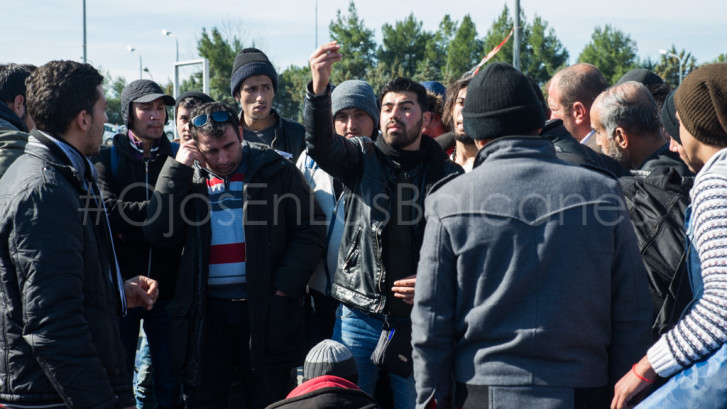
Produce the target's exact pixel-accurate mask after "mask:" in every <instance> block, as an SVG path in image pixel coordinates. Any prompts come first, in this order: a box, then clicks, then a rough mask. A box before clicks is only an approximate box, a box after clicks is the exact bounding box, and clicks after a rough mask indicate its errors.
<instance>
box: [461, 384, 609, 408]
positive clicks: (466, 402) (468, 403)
mask: <svg viewBox="0 0 727 409" xmlns="http://www.w3.org/2000/svg"><path fill="white" fill-rule="evenodd" d="M612 397H613V393H612V389H611V388H609V387H607V386H603V387H600V388H573V403H574V405H573V408H574V409H608V408H609V407H610V406H611V398H612ZM489 405H490V387H489V386H487V385H466V384H463V383H459V382H457V386H456V392H455V407H456V408H458V409H459V408H461V409H488V408H489Z"/></svg>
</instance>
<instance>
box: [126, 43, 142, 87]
mask: <svg viewBox="0 0 727 409" xmlns="http://www.w3.org/2000/svg"><path fill="white" fill-rule="evenodd" d="M126 49H127V50H128V51H129V52H130V53H133V52H135V51H136V48H134V47H132V46H130V45H128V46H126ZM137 54H139V79H141V73H142V68H141V53H140V52H137Z"/></svg>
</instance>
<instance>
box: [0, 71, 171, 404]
mask: <svg viewBox="0 0 727 409" xmlns="http://www.w3.org/2000/svg"><path fill="white" fill-rule="evenodd" d="M102 82H103V77H102V76H101V75H100V74H99V73H98V71H96V70H95V69H94V68H93V67H91V66H90V65H87V64H80V63H76V62H71V61H51V62H49V63H48V64H46V65H44V66H42V67H40V68H38V69H37V70H36V71H35V72H34V73H33V74H32V75H31V76H30V77H29V79H28V109H29V111H30V114H31V116H32V117H33V118H34V120H35V123H36V129H34V130H33V131H32V132H31V134H30V137H29V140H28V145H27V146H26V150H25V154H24V155H23V156H21V157H20V158H18V159H17V160H16V161H15V162H14V163H13V164H12V165H11V166H10V168H9V169H8V171H7V172H6V173H5V175H4V176H3V178H2V179H1V180H0V192H2V195H0V214H2V224H1V225H0V282H1V283H2V285H1V286H0V293H2V299H3V309H2V316H1V317H2V323H1V324H2V327H3V331H2V333H3V335H2V337H0V351H2V352H0V355H1V356H2V357H1V358H0V362H2V363H1V364H0V379H2V380H3V381H2V382H1V383H0V406H2V407H23V408H41V407H42V408H98V409H102V408H110V407H133V406H134V405H135V402H134V398H133V394H132V390H131V375H130V374H129V373H128V372H127V367H126V364H125V362H126V355H125V353H124V350H123V347H122V346H121V341H120V339H119V329H118V326H117V318H118V316H120V315H123V314H124V313H125V312H126V309H127V308H133V307H138V306H145V307H146V308H148V309H149V308H151V307H152V305H153V302H154V301H155V299H156V296H157V294H158V290H157V288H156V282H155V281H153V280H149V279H148V278H146V277H135V278H133V279H131V280H129V281H127V282H126V283H124V282H123V281H122V279H121V275H120V274H119V270H118V263H117V259H116V255H115V253H114V250H113V239H112V237H111V231H110V229H109V225H108V219H107V217H106V212H105V209H104V205H103V199H102V197H101V192H100V191H99V188H98V186H97V185H96V173H95V171H94V168H93V165H92V164H91V162H90V161H89V160H88V159H87V157H88V156H90V155H94V154H96V153H98V150H99V147H100V146H101V138H102V135H103V128H104V126H103V125H104V122H105V121H106V120H107V118H106V114H105V112H104V111H105V109H106V105H107V104H106V98H104V95H103V88H102V87H101V83H102Z"/></svg>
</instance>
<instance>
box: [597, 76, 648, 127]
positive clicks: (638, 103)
mask: <svg viewBox="0 0 727 409" xmlns="http://www.w3.org/2000/svg"><path fill="white" fill-rule="evenodd" d="M598 106H599V108H600V109H601V110H600V114H601V115H600V117H601V125H603V127H604V128H605V129H606V133H607V134H608V137H609V138H613V135H614V132H615V131H616V128H617V127H621V128H624V129H626V130H628V131H631V132H634V133H635V134H639V135H646V134H658V135H661V134H660V131H661V119H660V118H659V111H657V107H656V102H655V101H654V97H652V96H651V94H650V93H649V90H648V89H646V87H645V86H644V85H642V84H640V83H638V82H636V81H627V82H624V83H622V84H619V85H614V86H613V87H611V88H609V89H607V90H606V91H604V92H603V94H602V95H601V96H600V97H599V99H598Z"/></svg>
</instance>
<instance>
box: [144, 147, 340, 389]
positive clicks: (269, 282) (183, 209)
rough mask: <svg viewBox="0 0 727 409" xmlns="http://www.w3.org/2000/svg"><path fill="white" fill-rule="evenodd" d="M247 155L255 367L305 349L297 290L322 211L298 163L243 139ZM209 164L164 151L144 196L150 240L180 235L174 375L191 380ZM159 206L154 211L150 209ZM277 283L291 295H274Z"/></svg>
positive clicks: (297, 359) (319, 236) (196, 353)
mask: <svg viewBox="0 0 727 409" xmlns="http://www.w3.org/2000/svg"><path fill="white" fill-rule="evenodd" d="M243 155H244V157H245V158H246V160H247V161H248V165H247V166H248V168H247V171H246V173H245V182H244V183H245V190H244V196H243V209H244V212H245V214H244V220H245V224H244V229H245V246H246V254H247V260H246V261H245V269H246V272H247V285H248V293H249V299H248V305H249V309H250V360H251V362H252V367H253V368H256V369H265V368H275V369H283V368H285V369H289V368H291V367H294V366H297V365H300V364H302V363H303V359H304V358H305V354H306V353H307V352H308V351H307V350H306V348H305V347H306V344H305V342H301V341H302V340H304V339H305V327H304V322H303V307H302V305H300V304H299V303H298V302H297V300H296V299H298V298H302V297H303V295H304V293H305V288H306V284H307V283H308V280H309V279H310V276H311V274H312V272H313V268H314V267H315V266H316V264H318V262H319V260H320V259H321V257H322V256H323V250H324V246H325V234H326V232H325V227H324V226H325V220H326V217H325V214H324V213H323V211H322V210H321V208H320V206H319V205H318V203H317V202H316V201H315V197H314V196H313V192H311V190H310V186H309V185H308V183H306V181H305V179H304V178H303V175H301V173H300V171H298V169H297V168H296V167H295V165H293V163H291V162H290V161H288V160H287V159H285V158H283V157H282V156H280V155H279V154H277V153H276V152H275V151H273V150H272V149H269V148H267V147H265V146H264V145H261V144H251V143H248V142H243ZM206 175H207V172H206V171H205V170H203V169H196V170H195V169H193V168H191V167H189V166H186V165H184V164H181V163H179V162H177V161H176V160H174V159H172V158H168V159H167V161H166V163H165V164H164V168H163V169H162V173H161V174H160V175H159V180H158V182H157V186H156V190H155V192H154V193H155V194H154V197H153V198H152V199H151V202H150V203H149V215H150V216H151V218H150V220H149V223H147V225H145V226H144V233H145V235H146V237H147V240H149V241H152V242H155V243H159V245H160V246H162V245H163V246H177V245H179V243H184V254H183V255H182V262H181V265H180V268H179V276H178V280H177V286H176V291H175V295H174V300H173V301H172V304H170V306H169V310H170V311H171V313H172V324H171V326H170V331H171V339H170V342H171V348H172V362H173V364H174V366H175V371H176V374H177V376H178V377H179V378H180V379H181V380H182V381H184V382H185V383H187V384H192V385H195V384H197V383H198V382H199V377H200V362H199V360H200V356H201V350H202V348H204V345H202V338H203V337H202V334H203V327H204V325H205V314H206V312H205V305H206V297H207V275H208V272H209V251H210V239H211V234H212V232H211V228H210V222H209V211H210V203H209V198H208V196H207V186H206V184H205V181H206ZM157 214H159V215H160V216H159V217H153V215H157ZM276 290H281V291H282V292H284V293H285V294H287V295H289V296H290V297H283V296H276V295H274V293H275V291H276Z"/></svg>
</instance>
